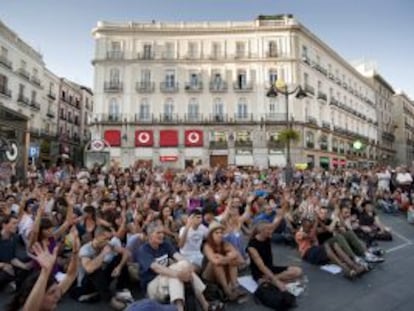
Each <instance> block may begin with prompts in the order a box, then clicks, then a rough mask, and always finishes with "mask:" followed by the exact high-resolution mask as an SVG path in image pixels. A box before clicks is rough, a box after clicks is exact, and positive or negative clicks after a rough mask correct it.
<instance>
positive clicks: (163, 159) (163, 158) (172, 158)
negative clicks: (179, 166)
mask: <svg viewBox="0 0 414 311" xmlns="http://www.w3.org/2000/svg"><path fill="white" fill-rule="evenodd" d="M177 160H178V156H160V161H161V162H175V161H177Z"/></svg>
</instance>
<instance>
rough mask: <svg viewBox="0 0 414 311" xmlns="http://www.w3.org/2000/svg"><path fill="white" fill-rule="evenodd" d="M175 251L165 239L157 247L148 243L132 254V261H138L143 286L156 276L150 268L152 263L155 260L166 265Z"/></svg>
mask: <svg viewBox="0 0 414 311" xmlns="http://www.w3.org/2000/svg"><path fill="white" fill-rule="evenodd" d="M175 252H176V251H175V249H174V247H173V246H172V245H171V244H170V243H169V242H167V241H164V242H163V243H161V244H160V246H159V247H158V248H157V249H154V248H152V247H151V245H150V244H149V243H145V244H144V245H142V246H141V247H140V249H139V251H138V252H137V253H136V254H135V256H134V257H135V258H134V261H136V262H138V263H139V276H140V279H141V280H142V285H143V287H144V288H146V287H147V285H148V283H149V282H151V281H152V280H153V279H154V278H155V277H156V276H157V274H156V273H155V272H154V271H153V270H152V269H151V265H152V263H154V262H156V263H158V264H160V265H162V266H165V267H167V266H168V259H169V258H173V255H174V254H175Z"/></svg>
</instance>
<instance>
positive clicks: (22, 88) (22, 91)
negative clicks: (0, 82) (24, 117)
mask: <svg viewBox="0 0 414 311" xmlns="http://www.w3.org/2000/svg"><path fill="white" fill-rule="evenodd" d="M23 96H24V85H23V84H19V97H23Z"/></svg>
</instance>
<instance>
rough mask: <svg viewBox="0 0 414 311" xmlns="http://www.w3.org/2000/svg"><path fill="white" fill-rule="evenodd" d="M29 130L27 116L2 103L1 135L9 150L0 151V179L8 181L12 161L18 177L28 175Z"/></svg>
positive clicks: (0, 109)
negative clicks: (0, 166)
mask: <svg viewBox="0 0 414 311" xmlns="http://www.w3.org/2000/svg"><path fill="white" fill-rule="evenodd" d="M29 135H30V134H29V133H28V132H27V118H26V117H25V116H24V115H22V114H20V113H18V112H16V111H13V110H10V109H8V108H7V107H4V106H1V105H0V136H1V137H2V139H3V140H4V142H5V143H6V144H5V148H6V147H7V146H9V147H10V148H6V149H7V150H9V152H8V153H7V154H6V152H5V151H4V152H0V164H1V165H2V168H1V173H0V181H1V180H3V182H7V181H8V179H9V178H10V174H11V171H10V170H9V168H10V167H11V163H12V162H13V163H14V165H15V171H16V177H17V178H18V179H22V178H24V177H25V175H26V169H27V155H28V144H29V139H30V137H29Z"/></svg>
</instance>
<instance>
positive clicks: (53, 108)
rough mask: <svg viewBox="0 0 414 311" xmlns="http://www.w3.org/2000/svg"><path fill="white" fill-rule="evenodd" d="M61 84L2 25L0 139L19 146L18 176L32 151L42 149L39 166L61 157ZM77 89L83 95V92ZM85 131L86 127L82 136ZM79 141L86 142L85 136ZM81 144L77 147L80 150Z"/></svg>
mask: <svg viewBox="0 0 414 311" xmlns="http://www.w3.org/2000/svg"><path fill="white" fill-rule="evenodd" d="M61 80H62V79H61V78H59V77H58V76H57V75H56V74H54V73H53V72H51V71H50V70H48V69H47V68H46V65H45V62H44V60H43V56H42V55H41V54H40V53H39V52H37V51H35V50H34V49H33V48H32V47H31V46H30V45H28V44H27V43H26V42H24V41H23V40H22V39H21V38H20V37H19V36H18V35H17V34H16V33H15V32H13V31H12V30H11V29H10V28H8V27H7V26H6V25H5V24H3V23H2V22H1V21H0V135H1V136H6V137H7V138H9V139H14V140H17V141H18V143H19V147H20V151H21V152H20V157H19V162H18V167H19V168H20V167H21V168H22V169H21V170H18V172H24V171H25V170H24V168H25V166H26V165H27V163H28V160H29V159H28V158H29V154H30V152H29V150H30V147H38V149H39V153H38V154H36V156H35V158H36V161H37V162H49V163H51V162H53V161H54V160H55V158H56V157H57V156H59V154H60V145H59V144H60V136H59V135H58V122H59V120H58V110H59V105H60V103H59V98H60V96H59V93H60V88H61ZM78 88H79V93H80V94H81V95H82V94H83V92H84V91H83V90H81V87H80V86H78ZM82 88H84V89H85V87H82ZM89 93H91V91H90V90H89ZM82 96H83V95H82ZM91 100H92V99H91V98H90V99H89V101H90V102H91ZM80 107H82V103H80ZM81 109H83V108H80V110H81ZM83 119H84V118H83V117H82V120H83ZM85 128H86V126H85V124H83V125H82V128H81V131H82V133H83V132H84V129H85ZM80 137H81V138H82V139H83V137H84V133H83V134H82V136H80ZM87 139H89V134H88V137H87ZM81 142H82V141H81V140H79V141H75V144H77V145H79V146H80V144H81ZM0 162H1V161H0Z"/></svg>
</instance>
